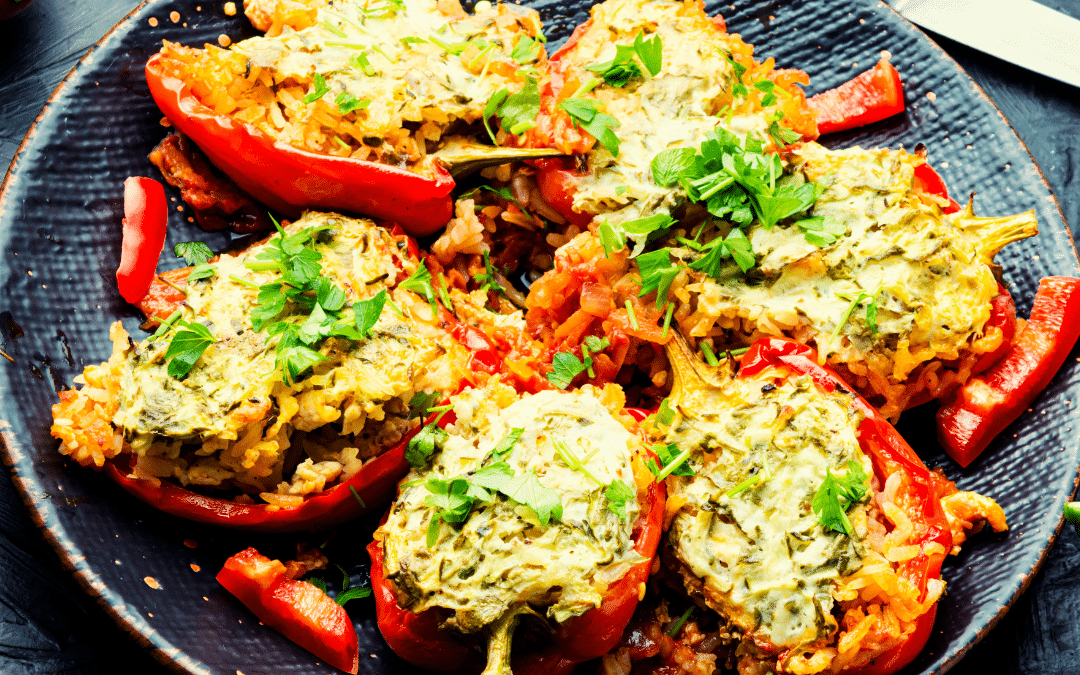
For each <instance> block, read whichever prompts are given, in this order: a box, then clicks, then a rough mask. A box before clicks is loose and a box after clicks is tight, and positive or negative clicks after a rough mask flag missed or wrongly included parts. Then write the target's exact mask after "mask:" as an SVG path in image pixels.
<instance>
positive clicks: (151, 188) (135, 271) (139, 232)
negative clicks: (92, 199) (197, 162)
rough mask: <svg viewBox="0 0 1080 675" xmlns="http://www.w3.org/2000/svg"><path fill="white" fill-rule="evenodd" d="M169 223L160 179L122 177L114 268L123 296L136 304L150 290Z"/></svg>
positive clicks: (167, 207) (163, 189) (167, 209)
mask: <svg viewBox="0 0 1080 675" xmlns="http://www.w3.org/2000/svg"><path fill="white" fill-rule="evenodd" d="M168 224H169V206H168V204H167V203H166V201H165V188H163V187H162V186H161V183H159V182H157V181H156V180H153V179H152V178H139V177H136V176H131V177H129V178H128V179H127V180H125V181H124V238H123V242H122V244H121V253H120V267H119V268H117V270H116V286H117V288H119V289H120V295H121V296H123V298H124V300H127V301H128V302H130V303H132V304H135V303H137V302H139V301H140V300H142V298H143V296H144V295H146V291H147V290H149V288H150V282H152V281H153V280H154V270H156V269H157V261H158V257H159V256H160V255H161V250H162V249H163V248H165V232H166V229H167V228H168Z"/></svg>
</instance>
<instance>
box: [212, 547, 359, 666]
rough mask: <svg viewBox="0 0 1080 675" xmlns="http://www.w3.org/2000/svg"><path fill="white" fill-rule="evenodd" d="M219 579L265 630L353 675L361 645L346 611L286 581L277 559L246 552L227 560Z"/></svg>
mask: <svg viewBox="0 0 1080 675" xmlns="http://www.w3.org/2000/svg"><path fill="white" fill-rule="evenodd" d="M217 580H218V583H220V584H221V585H222V586H224V587H225V590H227V591H229V592H230V593H232V594H233V595H235V596H236V597H237V598H239V599H240V602H242V603H244V605H245V606H246V607H247V608H248V609H250V610H251V611H252V612H253V613H254V614H255V616H257V617H259V619H260V620H261V621H262V622H263V623H265V624H266V625H267V626H270V627H271V628H273V629H275V630H277V631H278V632H279V633H281V634H282V635H284V636H285V637H287V638H289V639H290V640H292V641H293V642H295V643H296V644H298V645H300V646H301V647H303V648H304V649H306V650H308V651H309V652H311V653H312V654H314V655H315V656H318V657H319V658H320V659H322V660H323V661H326V662H327V663H328V664H330V665H331V666H333V667H334V668H337V669H339V670H344V671H345V672H347V673H353V675H356V671H357V666H359V663H360V643H359V640H358V639H357V637H356V629H355V628H354V627H353V624H352V619H350V618H349V615H348V614H347V613H346V612H345V608H344V607H342V606H341V605H339V604H337V603H336V602H335V601H334V600H333V598H331V597H330V596H328V595H327V594H326V593H323V592H322V591H321V590H319V589H318V588H316V587H315V586H314V585H312V584H309V583H308V582H306V581H297V580H295V579H289V578H288V577H287V576H285V565H283V564H282V563H281V561H280V560H271V559H270V558H267V557H266V556H264V555H262V554H260V553H259V552H258V551H256V550H255V549H254V548H248V549H247V550H244V551H241V552H240V553H237V554H236V555H234V556H232V557H231V558H229V559H228V560H226V561H225V565H224V567H222V568H221V571H220V572H218V575H217Z"/></svg>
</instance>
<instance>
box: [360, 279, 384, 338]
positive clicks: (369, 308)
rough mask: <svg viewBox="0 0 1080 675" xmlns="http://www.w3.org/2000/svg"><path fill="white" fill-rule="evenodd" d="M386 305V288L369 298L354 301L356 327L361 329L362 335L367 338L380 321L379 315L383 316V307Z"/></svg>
mask: <svg viewBox="0 0 1080 675" xmlns="http://www.w3.org/2000/svg"><path fill="white" fill-rule="evenodd" d="M385 305H386V289H383V290H381V291H379V292H378V293H376V294H375V295H374V296H373V297H371V298H369V299H367V300H360V301H357V302H355V303H353V316H354V318H355V319H356V329H357V330H358V331H360V335H361V336H363V337H365V338H366V337H368V336H370V335H371V330H372V329H373V328H374V327H375V324H376V323H377V322H378V321H379V317H380V316H382V311H383V307H384V306H385Z"/></svg>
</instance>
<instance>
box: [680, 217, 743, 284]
mask: <svg viewBox="0 0 1080 675" xmlns="http://www.w3.org/2000/svg"><path fill="white" fill-rule="evenodd" d="M704 248H705V250H706V253H705V255H703V256H702V257H700V258H698V259H697V260H695V261H694V262H692V263H690V268H691V269H695V270H700V271H702V272H704V273H705V274H708V275H709V276H711V277H719V276H720V275H721V273H722V270H723V267H724V261H725V260H727V259H728V258H731V259H734V260H735V264H737V265H738V266H739V269H741V270H742V271H743V273H744V274H745V273H746V272H749V271H750V269H751V268H753V266H754V264H755V263H756V259H755V258H754V249H753V247H752V246H751V244H750V240H749V239H747V238H746V235H745V234H743V231H742V230H740V229H738V228H735V229H732V230H731V232H729V233H728V235H727V237H725V238H723V239H721V238H720V237H717V238H716V239H713V240H712V241H711V242H709V243H708V244H706V245H705V247H704Z"/></svg>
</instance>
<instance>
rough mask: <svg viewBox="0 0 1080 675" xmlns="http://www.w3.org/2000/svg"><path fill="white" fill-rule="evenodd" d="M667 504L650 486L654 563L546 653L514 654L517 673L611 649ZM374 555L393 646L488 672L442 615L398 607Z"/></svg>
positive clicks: (645, 525) (538, 674) (434, 665)
mask: <svg viewBox="0 0 1080 675" xmlns="http://www.w3.org/2000/svg"><path fill="white" fill-rule="evenodd" d="M629 410H630V409H628V411H629ZM631 414H634V413H633V412H631ZM664 503H665V489H664V486H663V484H661V483H652V484H650V486H649V488H648V491H647V492H646V493H645V499H644V504H643V508H642V510H641V514H640V515H639V516H638V521H637V522H636V523H635V524H634V529H635V533H636V539H635V544H634V550H635V551H637V552H638V553H639V554H641V555H642V556H644V557H646V558H648V560H646V561H645V562H642V563H639V564H638V565H635V566H633V567H631V568H630V570H629V571H628V572H627V573H626V575H625V576H623V578H621V579H619V580H618V581H616V582H615V583H614V584H613V585H612V586H611V587H610V588H609V589H608V591H607V594H606V595H605V596H604V601H603V603H602V604H601V605H600V606H599V607H596V608H594V609H590V610H589V611H587V612H585V613H584V614H582V615H581V616H577V617H574V618H572V619H570V620H569V621H566V622H565V623H563V624H561V625H559V626H558V627H557V628H556V631H555V635H554V636H553V637H552V638H551V644H550V645H549V646H548V647H547V648H546V649H545V650H544V651H541V652H537V653H529V654H522V655H515V656H513V657H512V658H513V671H514V673H516V674H517V675H565V673H568V672H569V671H570V670H571V669H572V668H573V667H574V665H576V664H577V663H580V662H582V661H587V660H589V659H593V658H597V657H599V656H603V655H604V654H606V653H608V652H609V651H611V649H612V648H613V647H614V646H615V645H616V644H617V643H618V641H619V638H620V637H621V636H622V632H623V629H625V628H626V624H627V623H629V621H630V618H631V617H632V616H633V614H634V610H635V609H636V608H637V604H638V597H639V588H640V586H641V584H643V583H644V582H645V580H646V579H648V577H649V570H650V568H651V567H652V558H653V556H654V555H655V554H656V547H657V546H658V545H659V544H660V530H661V527H662V524H663V520H664ZM368 554H369V555H371V586H372V588H373V589H375V609H376V616H377V617H378V621H379V630H380V631H382V634H383V637H384V638H386V642H387V644H389V645H390V648H391V649H393V650H394V651H395V652H396V653H397V654H398V655H399V656H401V657H402V658H403V659H405V660H406V661H408V662H409V663H411V664H413V665H415V666H419V667H421V668H427V669H429V670H434V671H436V672H440V673H463V672H473V671H475V670H480V669H482V668H483V663H484V660H483V658H482V657H480V656H478V655H477V654H476V652H474V651H472V650H471V649H469V648H468V647H466V646H465V645H464V644H463V643H462V642H460V641H458V640H457V639H455V638H454V636H453V635H451V634H450V633H447V632H445V631H440V630H439V628H438V624H439V621H440V618H439V614H438V612H437V611H434V610H428V611H425V612H421V613H420V614H413V613H411V612H409V611H407V610H405V609H402V608H401V607H400V606H398V604H397V597H396V596H395V595H394V591H393V588H391V587H390V584H389V583H387V581H386V577H385V576H384V574H383V569H382V560H383V558H382V556H383V551H382V542H379V541H373V542H371V543H370V544H369V545H368Z"/></svg>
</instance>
